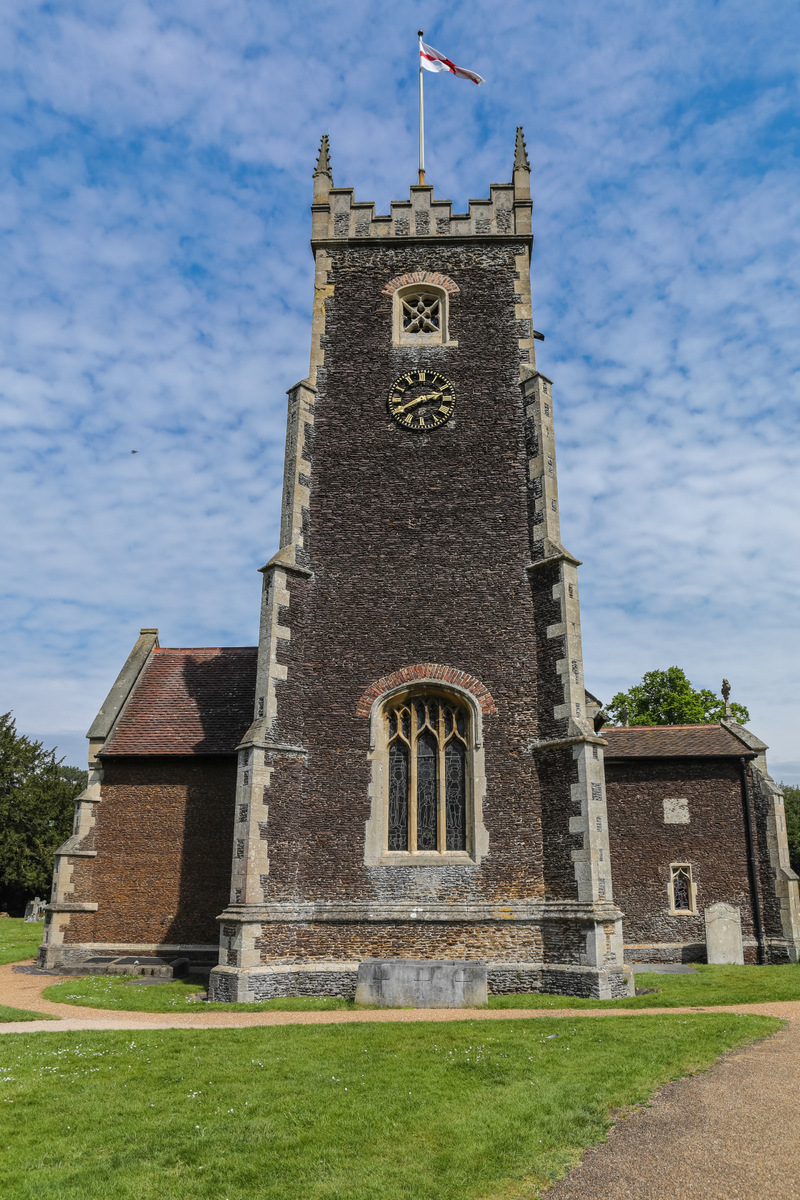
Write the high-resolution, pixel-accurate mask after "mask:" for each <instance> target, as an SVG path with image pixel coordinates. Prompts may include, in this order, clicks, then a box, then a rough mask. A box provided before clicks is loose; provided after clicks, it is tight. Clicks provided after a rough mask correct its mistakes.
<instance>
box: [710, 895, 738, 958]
mask: <svg viewBox="0 0 800 1200" xmlns="http://www.w3.org/2000/svg"><path fill="white" fill-rule="evenodd" d="M704 915H705V921H706V957H707V961H708V962H710V963H743V962H744V950H743V947H742V915H741V912H740V910H739V909H738V908H737V907H736V906H735V905H733V904H712V905H710V906H709V907H708V908H707V909H706V910H705V914H704Z"/></svg>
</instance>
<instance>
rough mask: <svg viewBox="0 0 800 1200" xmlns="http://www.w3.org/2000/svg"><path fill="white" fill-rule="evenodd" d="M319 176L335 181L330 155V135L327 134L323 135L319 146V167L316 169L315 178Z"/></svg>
mask: <svg viewBox="0 0 800 1200" xmlns="http://www.w3.org/2000/svg"><path fill="white" fill-rule="evenodd" d="M317 175H327V176H328V178H329V179H330V180H331V181H333V175H332V173H331V160H330V155H329V153H328V135H327V133H323V135H322V141H321V142H320V144H319V154H318V155H317V165H316V167H315V168H314V176H315V177H316V176H317Z"/></svg>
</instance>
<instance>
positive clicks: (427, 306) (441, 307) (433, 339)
mask: <svg viewBox="0 0 800 1200" xmlns="http://www.w3.org/2000/svg"><path fill="white" fill-rule="evenodd" d="M393 337H394V343H395V345H398V346H441V345H444V344H445V343H446V342H447V292H446V291H445V290H444V288H440V287H436V286H435V285H434V284H431V283H424V284H421V283H413V284H407V285H406V286H405V287H401V288H398V290H397V291H396V292H395V293H394V335H393Z"/></svg>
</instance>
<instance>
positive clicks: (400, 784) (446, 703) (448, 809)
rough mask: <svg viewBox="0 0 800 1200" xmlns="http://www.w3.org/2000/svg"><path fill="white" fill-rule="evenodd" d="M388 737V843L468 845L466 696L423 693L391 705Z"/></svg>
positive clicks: (430, 847)
mask: <svg viewBox="0 0 800 1200" xmlns="http://www.w3.org/2000/svg"><path fill="white" fill-rule="evenodd" d="M385 720H386V724H387V737H388V749H389V755H388V766H389V771H388V779H389V788H388V792H389V794H388V849H389V850H390V851H398V850H399V851H406V852H410V853H414V852H428V853H437V852H438V853H446V852H447V851H465V850H467V796H468V786H467V783H468V780H467V776H468V761H469V750H470V747H471V736H472V735H471V715H470V712H469V709H468V707H467V706H466V704H464V703H463V702H462V701H459V700H455V699H453V698H452V697H450V696H443V695H438V694H431V693H423V694H418V695H414V696H405V697H402V698H395V699H393V700H392V701H391V702H390V703H389V704H388V705H387V706H386V709H385Z"/></svg>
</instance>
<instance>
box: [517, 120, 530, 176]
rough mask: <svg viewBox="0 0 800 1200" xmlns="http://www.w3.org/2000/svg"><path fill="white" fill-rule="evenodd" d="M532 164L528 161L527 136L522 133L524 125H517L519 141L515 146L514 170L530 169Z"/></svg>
mask: <svg viewBox="0 0 800 1200" xmlns="http://www.w3.org/2000/svg"><path fill="white" fill-rule="evenodd" d="M530 169H531V164H530V163H529V162H528V151H527V149H526V147H525V137H524V135H523V133H522V126H521V125H518V126H517V143H516V145H515V147H514V170H515V171H530Z"/></svg>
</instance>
